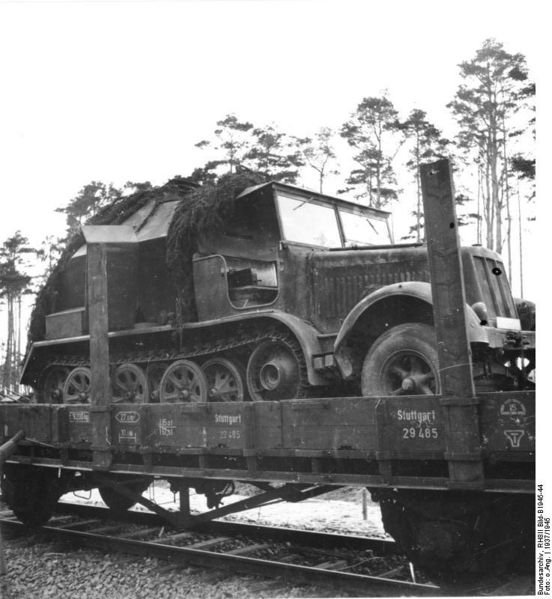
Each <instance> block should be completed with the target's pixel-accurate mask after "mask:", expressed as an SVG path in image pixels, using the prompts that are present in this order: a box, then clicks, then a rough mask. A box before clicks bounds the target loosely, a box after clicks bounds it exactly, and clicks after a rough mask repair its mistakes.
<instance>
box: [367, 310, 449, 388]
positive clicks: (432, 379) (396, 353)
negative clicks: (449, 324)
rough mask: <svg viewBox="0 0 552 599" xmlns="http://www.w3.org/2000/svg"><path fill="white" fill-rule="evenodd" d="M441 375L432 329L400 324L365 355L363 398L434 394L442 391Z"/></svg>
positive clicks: (379, 339)
mask: <svg viewBox="0 0 552 599" xmlns="http://www.w3.org/2000/svg"><path fill="white" fill-rule="evenodd" d="M438 372H439V362H438V357H437V342H436V340H435V331H434V329H433V327H431V326H429V325H427V324H422V323H418V322H414V323H406V324H400V325H398V326H396V327H393V328H391V329H389V330H388V331H387V332H386V333H384V334H383V335H381V337H379V338H378V339H376V341H375V342H374V343H373V345H372V346H371V347H370V350H369V351H368V353H367V354H366V358H365V359H364V364H363V366H362V374H361V391H362V395H363V396H365V397H366V396H380V395H434V394H435V393H438V392H439V388H440V384H439V377H438Z"/></svg>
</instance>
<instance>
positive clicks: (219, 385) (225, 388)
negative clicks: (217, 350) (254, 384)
mask: <svg viewBox="0 0 552 599" xmlns="http://www.w3.org/2000/svg"><path fill="white" fill-rule="evenodd" d="M202 369H203V373H204V374H205V378H206V379H207V389H208V400H209V401H243V400H244V399H245V386H244V384H243V377H242V373H241V371H240V368H239V367H238V366H236V364H234V363H233V362H231V361H230V360H227V359H226V358H212V359H211V360H207V362H205V364H203V366H202Z"/></svg>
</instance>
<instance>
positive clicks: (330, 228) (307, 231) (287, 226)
mask: <svg viewBox="0 0 552 599" xmlns="http://www.w3.org/2000/svg"><path fill="white" fill-rule="evenodd" d="M277 202H278V209H279V211H280V218H281V220H282V229H283V230H282V233H283V236H284V239H286V241H295V242H297V243H307V244H309V245H320V246H322V247H327V248H331V247H341V237H340V236H339V227H338V224H337V217H336V213H335V210H334V209H333V208H332V207H330V206H324V205H322V204H314V203H311V202H309V201H306V200H300V199H296V198H292V197H290V196H287V195H284V194H282V193H279V194H277Z"/></svg>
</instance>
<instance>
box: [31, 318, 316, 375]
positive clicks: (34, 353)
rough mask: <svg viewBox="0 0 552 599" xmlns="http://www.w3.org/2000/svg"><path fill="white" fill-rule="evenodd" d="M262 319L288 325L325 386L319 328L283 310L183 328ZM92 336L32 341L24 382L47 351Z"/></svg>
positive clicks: (150, 331)
mask: <svg viewBox="0 0 552 599" xmlns="http://www.w3.org/2000/svg"><path fill="white" fill-rule="evenodd" d="M259 319H265V320H272V321H276V322H279V323H281V324H283V325H284V326H286V327H287V328H288V329H289V330H290V331H291V332H292V333H293V334H294V335H295V337H296V338H297V341H298V342H299V344H300V346H301V349H302V350H303V355H304V356H305V362H306V365H307V374H308V379H309V383H310V384H311V385H315V386H318V385H325V384H327V380H326V379H325V378H323V377H322V376H321V375H320V374H319V373H318V372H316V371H315V370H314V367H313V356H315V355H317V354H321V353H322V349H321V346H320V341H319V339H318V334H319V333H318V331H317V330H316V329H315V328H314V327H313V326H312V325H310V324H309V323H307V322H305V321H304V320H301V319H300V318H297V317H296V316H293V315H291V314H287V313H286V312H281V311H279V310H258V311H256V312H254V313H251V312H249V313H246V314H238V315H235V316H228V317H225V318H218V319H216V320H211V321H205V322H201V323H197V322H191V323H186V324H184V325H183V327H182V329H183V331H186V330H190V329H198V328H199V329H212V328H214V327H217V326H220V325H224V324H228V323H231V322H245V321H252V322H254V321H257V320H259ZM174 331H176V329H174V328H172V327H170V326H158V327H152V328H147V329H131V330H126V331H115V332H110V333H109V334H108V337H109V338H110V339H114V338H117V337H119V338H120V337H126V336H134V335H141V336H146V335H156V334H168V333H171V332H174ZM89 338H90V337H89V336H88V335H81V336H79V337H75V338H72V339H53V340H48V341H37V342H35V343H33V344H32V346H31V348H30V350H29V352H28V353H27V357H26V360H25V365H24V367H23V374H22V377H21V381H22V383H24V384H26V385H34V384H36V382H37V376H38V372H39V371H40V368H41V364H43V363H45V362H46V360H47V353H48V352H49V351H52V350H55V348H56V346H59V345H66V344H72V343H75V344H76V343H88V342H89Z"/></svg>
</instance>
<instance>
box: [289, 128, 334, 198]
mask: <svg viewBox="0 0 552 599" xmlns="http://www.w3.org/2000/svg"><path fill="white" fill-rule="evenodd" d="M333 135H334V133H333V131H332V130H331V129H330V128H329V127H322V128H321V129H320V130H319V131H318V132H317V133H316V134H315V136H314V139H312V138H310V137H302V138H297V145H298V146H299V149H300V151H301V152H302V154H303V156H304V158H305V161H306V163H307V165H308V166H310V167H311V168H313V169H314V170H315V171H316V172H317V173H318V183H319V191H320V193H322V192H323V189H324V179H325V178H326V177H327V175H329V174H332V175H337V174H338V173H339V171H338V170H337V169H336V168H331V165H332V163H335V162H336V154H335V151H334V148H333V144H332V138H333Z"/></svg>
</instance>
